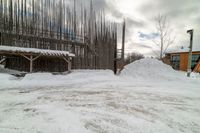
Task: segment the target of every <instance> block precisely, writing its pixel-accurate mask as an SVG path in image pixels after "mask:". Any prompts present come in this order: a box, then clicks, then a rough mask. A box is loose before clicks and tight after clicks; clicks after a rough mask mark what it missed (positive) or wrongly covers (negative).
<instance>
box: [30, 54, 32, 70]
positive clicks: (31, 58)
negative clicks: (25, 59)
mask: <svg viewBox="0 0 200 133" xmlns="http://www.w3.org/2000/svg"><path fill="white" fill-rule="evenodd" d="M32 72H33V56H32V55H31V56H30V73H32Z"/></svg>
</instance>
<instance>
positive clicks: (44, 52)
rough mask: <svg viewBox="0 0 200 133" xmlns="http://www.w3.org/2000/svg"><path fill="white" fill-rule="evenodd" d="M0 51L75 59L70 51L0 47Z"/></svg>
mask: <svg viewBox="0 0 200 133" xmlns="http://www.w3.org/2000/svg"><path fill="white" fill-rule="evenodd" d="M0 51H3V52H17V53H19V52H22V53H33V54H41V55H49V56H70V57H74V56H75V55H74V54H73V53H70V52H68V51H58V50H49V49H37V48H24V47H13V46H0Z"/></svg>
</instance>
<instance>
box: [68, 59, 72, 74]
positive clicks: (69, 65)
mask: <svg viewBox="0 0 200 133" xmlns="http://www.w3.org/2000/svg"><path fill="white" fill-rule="evenodd" d="M67 64H68V66H67V67H68V71H69V72H71V69H72V64H71V62H70V61H68V63H67Z"/></svg>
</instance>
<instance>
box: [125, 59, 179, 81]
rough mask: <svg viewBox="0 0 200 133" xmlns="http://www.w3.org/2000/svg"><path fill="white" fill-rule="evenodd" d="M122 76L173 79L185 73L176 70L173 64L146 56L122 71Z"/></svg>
mask: <svg viewBox="0 0 200 133" xmlns="http://www.w3.org/2000/svg"><path fill="white" fill-rule="evenodd" d="M121 76H129V77H133V78H136V79H138V78H140V79H141V78H145V79H158V80H159V79H165V80H166V79H169V80H170V79H173V78H180V77H183V73H181V72H178V71H175V70H174V69H173V68H172V67H171V66H169V65H166V64H164V63H163V62H162V61H159V60H157V59H151V58H145V59H141V60H138V61H135V62H133V63H131V64H129V65H127V66H125V68H124V70H123V71H122V72H121Z"/></svg>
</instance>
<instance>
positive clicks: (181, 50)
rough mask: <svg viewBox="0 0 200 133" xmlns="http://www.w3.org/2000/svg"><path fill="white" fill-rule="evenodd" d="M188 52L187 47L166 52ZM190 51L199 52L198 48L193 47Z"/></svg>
mask: <svg viewBox="0 0 200 133" xmlns="http://www.w3.org/2000/svg"><path fill="white" fill-rule="evenodd" d="M187 52H189V48H187V49H186V48H184V49H178V50H171V51H168V52H167V54H172V53H187ZM192 52H200V49H195V50H192Z"/></svg>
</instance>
